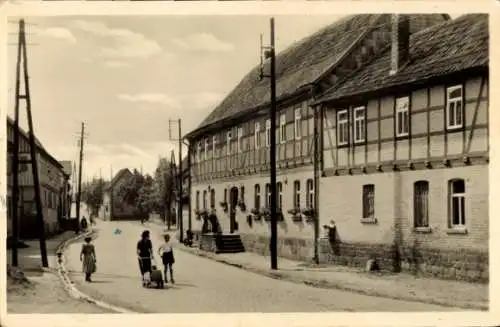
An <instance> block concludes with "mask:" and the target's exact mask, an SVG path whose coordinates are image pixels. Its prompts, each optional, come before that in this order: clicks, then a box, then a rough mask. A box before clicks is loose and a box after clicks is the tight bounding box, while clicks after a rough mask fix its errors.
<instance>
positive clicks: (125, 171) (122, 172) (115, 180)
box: [104, 168, 132, 190]
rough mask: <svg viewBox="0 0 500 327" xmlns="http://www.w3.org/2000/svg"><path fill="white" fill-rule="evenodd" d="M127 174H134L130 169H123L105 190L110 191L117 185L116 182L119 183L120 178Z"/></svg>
mask: <svg viewBox="0 0 500 327" xmlns="http://www.w3.org/2000/svg"><path fill="white" fill-rule="evenodd" d="M127 172H128V173H129V174H132V172H131V171H130V169H128V168H123V169H120V170H119V171H118V172H117V173H116V175H115V177H113V179H112V180H111V181H110V182H108V183H107V184H106V186H105V187H104V190H109V189H110V188H111V187H112V186H113V185H115V184H116V182H118V180H119V179H120V178H122V176H123V175H125V174H126V173H127Z"/></svg>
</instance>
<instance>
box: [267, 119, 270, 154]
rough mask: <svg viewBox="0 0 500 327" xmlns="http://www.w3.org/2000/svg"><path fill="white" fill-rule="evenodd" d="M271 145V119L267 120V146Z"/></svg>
mask: <svg viewBox="0 0 500 327" xmlns="http://www.w3.org/2000/svg"><path fill="white" fill-rule="evenodd" d="M270 146H271V120H270V119H267V120H266V147H268V148H269V147H270Z"/></svg>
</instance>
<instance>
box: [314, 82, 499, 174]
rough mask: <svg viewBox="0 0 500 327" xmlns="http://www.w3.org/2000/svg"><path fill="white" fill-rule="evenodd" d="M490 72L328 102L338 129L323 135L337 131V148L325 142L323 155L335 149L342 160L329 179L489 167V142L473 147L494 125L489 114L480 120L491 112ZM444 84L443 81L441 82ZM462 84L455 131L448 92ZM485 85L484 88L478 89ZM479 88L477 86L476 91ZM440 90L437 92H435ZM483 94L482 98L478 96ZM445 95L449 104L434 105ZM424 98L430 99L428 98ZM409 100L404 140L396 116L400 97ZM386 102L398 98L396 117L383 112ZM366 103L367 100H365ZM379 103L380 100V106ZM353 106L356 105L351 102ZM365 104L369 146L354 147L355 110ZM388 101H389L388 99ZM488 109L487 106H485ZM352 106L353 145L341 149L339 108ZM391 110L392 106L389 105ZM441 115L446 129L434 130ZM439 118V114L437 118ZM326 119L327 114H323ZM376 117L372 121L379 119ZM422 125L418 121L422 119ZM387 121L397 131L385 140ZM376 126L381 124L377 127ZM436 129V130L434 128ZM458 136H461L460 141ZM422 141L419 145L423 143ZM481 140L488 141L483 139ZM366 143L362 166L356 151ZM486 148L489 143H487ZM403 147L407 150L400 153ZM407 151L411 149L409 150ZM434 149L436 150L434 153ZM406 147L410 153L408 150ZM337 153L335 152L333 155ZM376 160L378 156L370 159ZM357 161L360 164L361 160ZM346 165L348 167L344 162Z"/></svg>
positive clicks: (335, 164) (330, 171) (326, 107)
mask: <svg viewBox="0 0 500 327" xmlns="http://www.w3.org/2000/svg"><path fill="white" fill-rule="evenodd" d="M487 80H488V75H487V74H479V73H475V74H463V75H459V76H457V75H454V76H449V77H448V78H447V79H443V78H441V79H440V80H439V81H436V82H434V83H428V84H423V85H422V84H415V85H407V86H406V87H402V88H398V89H395V90H392V92H383V93H382V92H381V93H380V95H379V96H376V97H375V96H374V97H373V98H369V97H365V96H363V95H359V96H357V97H356V98H354V99H352V100H349V99H343V100H342V101H330V102H326V103H323V104H322V105H323V108H324V110H325V111H328V110H330V111H333V112H334V113H335V114H334V116H335V118H334V119H335V127H333V128H331V129H329V130H327V131H324V132H323V134H322V135H323V139H324V138H331V136H330V135H329V133H332V134H333V135H334V137H335V140H336V141H335V142H333V143H334V145H335V146H334V148H333V147H330V148H329V149H328V148H325V145H324V144H325V143H324V142H322V143H323V151H326V150H329V151H333V152H335V157H336V160H335V161H334V162H333V166H331V167H324V169H323V170H324V173H323V175H324V176H330V175H344V174H360V173H375V172H382V171H385V172H387V171H395V170H397V171H405V170H415V169H416V170H419V169H433V168H434V169H436V168H449V167H457V166H463V165H474V164H485V163H487V162H488V160H489V157H488V150H489V142H488V141H487V143H486V144H484V145H483V146H482V147H479V148H477V147H476V149H473V146H472V143H473V141H474V140H475V139H477V138H475V135H476V134H477V133H478V132H477V131H478V130H481V129H482V130H483V131H484V130H485V131H486V135H489V134H488V133H489V132H488V130H489V122H488V119H489V118H488V117H489V116H488V115H487V114H484V112H483V115H482V116H481V117H483V118H482V119H483V120H484V119H485V118H484V115H486V121H479V117H480V115H481V113H480V111H481V110H482V111H488V109H487V105H488V95H486V94H485V90H486V88H487ZM439 82H440V83H439ZM470 83H475V84H474V85H476V86H473V85H472V86H471V85H469V84H470ZM454 86H460V87H461V92H462V100H461V101H462V113H461V115H462V117H461V118H462V119H461V121H462V125H461V126H460V127H458V128H453V129H451V130H450V128H448V126H447V119H448V117H447V115H448V103H447V101H448V100H447V94H448V93H447V92H448V88H449V87H454ZM477 86H479V87H477ZM474 87H475V88H474ZM471 88H474V91H473V92H474V94H471V93H470V92H471ZM431 90H433V91H432V92H434V93H433V94H431ZM437 92H442V94H441V95H437V94H438V93H437ZM476 93H477V94H476ZM436 95H437V96H442V99H443V100H444V101H442V102H439V103H438V104H435V103H434V104H433V103H431V97H432V96H434V97H435V96H436ZM417 96H418V97H419V98H418V99H419V103H421V104H422V105H423V106H422V107H417V108H415V109H414V108H413V101H414V98H415V97H417ZM422 96H425V98H423V97H422ZM402 97H405V98H407V100H406V101H408V108H409V109H408V134H407V135H404V136H398V135H397V134H396V128H397V115H396V99H398V98H402ZM382 98H385V99H389V98H390V99H392V100H391V103H392V108H391V109H392V110H391V111H392V114H391V115H390V116H387V115H385V116H384V115H382V114H381V111H382V110H381V107H382ZM363 99H364V100H363ZM368 101H372V103H373V104H375V103H376V108H375V107H374V106H372V107H371V108H369V107H370V106H368V105H367V103H368ZM375 101H376V102H375ZM349 103H350V104H349ZM363 103H366V105H364V106H365V122H366V124H365V140H364V143H363V142H360V143H356V144H355V143H354V137H353V134H352V133H353V132H354V130H353V127H354V126H353V124H354V120H353V119H352V118H353V114H354V113H353V112H352V108H355V107H358V106H362V105H363ZM385 103H387V101H385ZM484 105H486V108H485V107H484ZM346 107H347V108H349V110H348V114H349V118H350V120H349V122H348V126H349V131H350V132H349V142H348V143H347V144H345V145H344V144H341V145H339V140H338V126H339V125H338V118H339V116H338V112H339V110H344V109H339V108H346ZM385 108H386V109H387V105H386V106H385ZM369 109H371V110H373V109H375V110H376V118H369V115H368V114H367V110H369ZM437 112H439V113H440V115H441V117H442V118H441V119H442V121H443V123H442V128H441V129H440V130H432V129H431V125H432V117H433V113H437ZM434 115H435V114H434ZM322 116H323V115H322ZM373 116H374V115H372V116H371V117H373ZM417 116H418V117H419V118H418V121H415V119H416V117H417ZM386 119H392V124H391V125H392V126H391V127H392V128H393V132H392V133H391V134H392V137H389V138H385V137H383V135H382V122H383V121H385V120H386ZM373 124H375V125H373ZM415 124H417V125H418V126H420V127H419V128H418V130H419V131H423V133H422V132H415V130H414V127H415V126H417V125H415ZM434 128H436V127H434ZM368 129H370V130H371V131H372V132H371V135H372V136H371V137H370V133H368ZM375 130H376V139H373V136H374V135H373V132H374V131H375ZM457 136H458V137H459V138H458V139H457ZM436 137H440V138H441V140H443V141H442V143H441V145H440V147H441V151H440V153H437V152H436V148H435V147H436V146H437V145H436V144H437V143H436V144H434V145H433V141H432V140H434V142H436ZM452 137H453V138H454V139H453V140H454V142H455V143H454V145H453V147H454V148H453V150H450V142H452V139H451V138H452ZM415 140H420V141H424V143H423V144H422V145H424V146H426V149H425V150H423V149H422V150H423V151H422V154H421V155H416V153H419V151H418V150H415V149H414V147H415V146H417V147H418V146H419V145H418V144H420V143H418V144H417V145H415V144H413V143H414V141H415ZM420 141H419V142H420ZM388 142H390V144H392V149H391V157H390V159H389V158H388V157H387V154H386V155H385V157H384V158H383V157H382V155H383V154H382V153H383V151H384V150H383V149H384V148H385V149H386V150H385V151H387V149H388V148H387V144H388ZM456 142H460V143H461V149H460V151H458V150H457V149H455V148H456V146H457V145H458V144H460V143H456ZM480 142H484V140H483V139H481V141H480ZM361 144H363V147H364V152H365V153H364V158H363V163H362V162H360V158H359V157H358V156H356V157H355V156H354V152H356V151H357V150H356V148H357V147H358V146H360V145H361ZM481 144H483V143H481ZM369 145H376V148H377V154H376V158H377V160H376V162H375V161H374V160H373V159H374V158H373V156H372V155H370V156H369V155H368V152H369V151H368V149H369V148H371V147H369ZM399 147H404V148H401V149H399ZM406 148H407V151H406ZM433 148H434V150H432V151H431V149H433ZM341 149H345V153H344V154H341V153H339V150H341ZM403 149H404V151H402V150H403ZM333 152H332V153H333ZM339 155H340V156H342V155H344V161H339ZM373 155H374V154H373ZM370 157H371V158H372V159H371V160H370ZM355 158H356V160H355ZM370 161H371V162H370ZM342 162H344V164H342Z"/></svg>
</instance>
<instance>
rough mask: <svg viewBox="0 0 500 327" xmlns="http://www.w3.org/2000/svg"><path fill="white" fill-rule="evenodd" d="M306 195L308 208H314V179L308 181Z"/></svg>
mask: <svg viewBox="0 0 500 327" xmlns="http://www.w3.org/2000/svg"><path fill="white" fill-rule="evenodd" d="M306 194H307V197H306V206H307V207H309V208H314V181H313V180H312V179H308V180H307V181H306Z"/></svg>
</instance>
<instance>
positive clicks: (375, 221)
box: [360, 217, 377, 224]
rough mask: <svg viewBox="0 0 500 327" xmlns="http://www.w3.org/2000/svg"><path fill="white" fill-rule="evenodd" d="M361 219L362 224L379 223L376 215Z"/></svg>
mask: <svg viewBox="0 0 500 327" xmlns="http://www.w3.org/2000/svg"><path fill="white" fill-rule="evenodd" d="M360 221H361V223H362V224H376V223H377V218H375V217H370V218H361V220H360Z"/></svg>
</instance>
